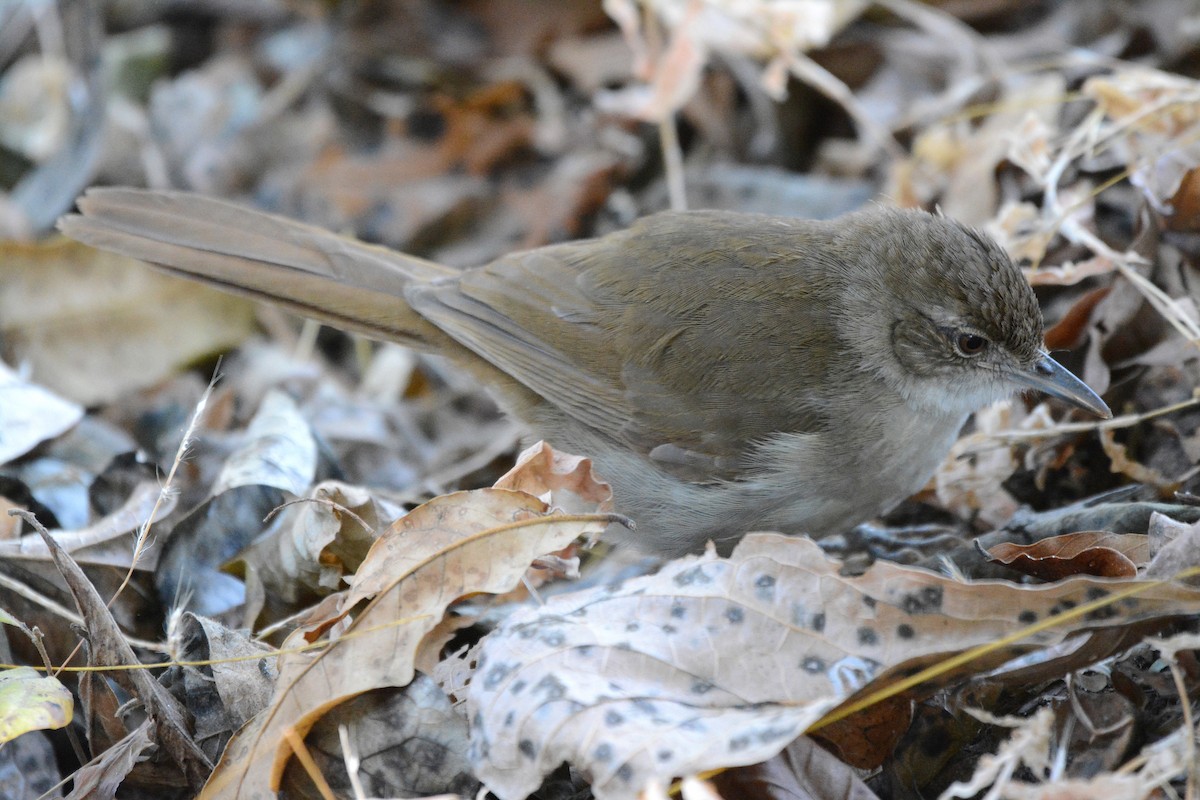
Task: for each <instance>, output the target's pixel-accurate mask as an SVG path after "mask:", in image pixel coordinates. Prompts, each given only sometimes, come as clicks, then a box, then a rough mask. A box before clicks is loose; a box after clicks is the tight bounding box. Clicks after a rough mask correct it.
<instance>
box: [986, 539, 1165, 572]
mask: <svg viewBox="0 0 1200 800" xmlns="http://www.w3.org/2000/svg"><path fill="white" fill-rule="evenodd" d="M988 555H989V556H991V558H992V560H993V561H995V562H996V563H998V564H1003V565H1005V566H1007V567H1011V568H1012V569H1015V570H1018V571H1020V572H1023V573H1025V574H1026V575H1032V576H1034V577H1035V578H1040V579H1042V580H1044V581H1056V580H1061V579H1062V578H1067V577H1070V576H1071V575H1095V576H1096V577H1099V578H1132V577H1134V576H1135V575H1137V570H1138V565H1139V564H1145V563H1146V562H1147V561H1148V560H1149V559H1150V537H1148V536H1146V535H1145V534H1140V533H1107V532H1105V531H1081V532H1079V533H1067V534H1063V535H1062V536H1054V537H1052V538H1049V539H1043V540H1042V541H1040V542H1034V543H1033V544H1026V545H1022V544H1013V543H1010V542H1006V543H1004V544H999V545H996V546H995V547H993V548H992V549H991V550H989V551H988Z"/></svg>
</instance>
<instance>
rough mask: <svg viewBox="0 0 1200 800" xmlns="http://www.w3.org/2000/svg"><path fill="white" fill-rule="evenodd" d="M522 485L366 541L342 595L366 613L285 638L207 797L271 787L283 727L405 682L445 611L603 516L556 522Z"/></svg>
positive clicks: (471, 497)
mask: <svg viewBox="0 0 1200 800" xmlns="http://www.w3.org/2000/svg"><path fill="white" fill-rule="evenodd" d="M547 512H548V509H547V506H546V504H545V503H543V502H542V501H540V500H538V499H537V498H535V497H533V496H531V495H528V494H525V493H524V492H513V491H507V490H501V489H480V490H477V491H473V492H458V493H455V494H451V495H445V496H443V497H437V498H434V499H433V500H431V501H429V502H428V503H426V504H424V505H423V506H420V507H419V508H417V509H415V510H413V511H412V512H411V513H410V514H408V515H407V516H405V517H402V518H401V519H399V520H397V521H396V522H395V523H394V524H393V525H392V526H391V528H389V529H388V531H387V532H386V533H385V534H384V535H383V536H382V537H380V539H379V540H378V541H376V542H375V544H374V546H372V548H371V550H370V552H369V553H368V554H367V557H366V559H365V560H364V561H363V563H362V566H361V567H360V568H359V570H358V573H357V574H356V575H355V579H354V583H353V586H352V587H351V589H350V590H348V591H347V592H346V593H345V594H344V595H343V598H342V604H341V609H342V611H341V614H342V615H345V614H347V613H348V612H349V611H350V610H352V609H353V608H355V607H356V606H357V605H358V604H359V603H360V602H363V603H366V606H365V608H363V610H362V611H361V612H360V613H359V614H358V615H357V616H356V617H355V618H354V619H353V621H352V622H350V623H349V624H348V625H346V626H344V627H342V628H340V629H339V631H338V637H337V638H336V639H334V640H333V641H332V643H331V645H330V646H329V647H326V648H323V649H318V650H309V649H296V650H291V651H290V652H289V651H288V649H289V648H291V647H297V648H299V647H300V646H303V645H304V644H306V641H305V639H304V634H305V633H306V632H305V631H298V632H297V633H296V634H293V635H292V636H291V637H289V639H288V641H286V642H285V643H284V648H283V649H284V651H285V652H284V653H282V654H281V655H280V657H279V662H278V667H279V680H278V682H277V683H276V687H275V693H274V695H273V696H272V698H271V703H270V705H269V707H268V708H267V709H266V710H265V711H263V712H262V713H261V714H260V715H259V716H258V717H257V718H255V719H254V720H252V721H251V722H250V723H248V724H247V725H246V726H245V727H244V728H242V730H240V731H239V732H238V734H237V735H236V736H235V737H234V738H233V740H232V741H231V742H230V744H229V747H228V748H227V749H226V750H225V754H224V756H223V757H222V759H221V762H220V764H218V765H217V769H216V771H215V772H214V773H213V775H212V778H211V779H210V780H209V782H208V784H206V786H205V788H204V792H203V793H202V795H201V796H202V797H206V798H218V797H219V798H222V799H223V800H224V798H230V797H236V798H252V797H253V798H257V797H262V796H264V795H266V793H267V792H269V791H275V790H277V788H278V786H279V781H280V776H281V775H282V773H283V769H284V767H285V766H286V765H287V762H288V760H289V759H290V757H291V751H290V750H289V749H288V745H287V743H286V739H285V736H284V734H285V732H288V731H291V732H294V733H295V734H296V735H298V736H301V737H302V736H304V734H305V733H306V732H307V731H308V730H309V729H310V728H311V727H312V725H313V724H314V723H315V722H316V721H317V720H318V719H319V718H320V717H321V716H322V715H323V714H324V713H325V712H326V711H327V710H328V709H330V708H332V707H334V706H336V705H337V704H339V703H341V702H343V701H345V700H346V699H348V698H350V697H353V696H355V695H358V694H361V693H363V692H366V691H370V690H372V689H378V688H383V687H393V686H405V685H407V684H408V683H409V682H410V681H411V680H412V678H413V674H414V670H413V659H414V655H415V653H416V651H417V648H418V647H419V646H420V644H421V641H422V640H423V639H424V638H425V635H426V634H427V633H428V632H429V631H431V630H433V629H434V628H435V627H436V626H437V624H438V623H439V622H440V621H441V619H442V616H443V614H444V613H445V611H446V609H447V607H448V606H449V605H450V604H451V603H453V602H454V601H456V600H458V599H459V598H460V597H463V596H464V595H468V594H474V593H477V592H488V593H501V592H506V591H510V590H511V589H512V588H513V587H514V586H515V585H516V584H517V583H518V582H519V581H520V580H521V577H522V576H523V575H524V574H525V570H526V569H528V567H529V564H530V563H531V562H532V561H533V560H534V559H535V558H537V557H538V556H539V555H541V554H543V553H548V552H553V551H555V550H558V549H561V548H562V547H564V546H566V545H567V544H568V543H569V542H571V541H572V540H573V539H575V538H576V537H578V536H580V535H584V534H587V533H598V532H599V531H600V530H602V529H603V528H604V526H605V524H606V522H605V521H595V520H580V519H578V518H559V517H558V516H556V515H554V514H549V513H547Z"/></svg>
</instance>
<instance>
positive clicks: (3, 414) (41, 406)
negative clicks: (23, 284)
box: [0, 278, 83, 464]
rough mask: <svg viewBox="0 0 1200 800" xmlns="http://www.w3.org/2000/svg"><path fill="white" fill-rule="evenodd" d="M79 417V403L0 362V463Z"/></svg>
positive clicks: (72, 423)
mask: <svg viewBox="0 0 1200 800" xmlns="http://www.w3.org/2000/svg"><path fill="white" fill-rule="evenodd" d="M0 280H2V278H0ZM0 305H3V299H2V297H0ZM82 417H83V409H82V408H81V407H80V406H79V405H77V404H76V403H72V402H71V401H69V400H63V399H62V398H61V397H58V396H57V395H55V394H54V393H53V392H51V391H48V390H46V389H43V388H42V387H41V386H37V385H35V384H32V383H29V382H27V381H24V380H22V379H21V378H20V376H18V375H17V373H15V372H13V371H12V370H11V369H10V368H9V367H8V365H7V364H4V363H3V362H0V464H4V463H7V462H9V461H12V460H13V459H14V458H17V457H19V456H23V455H25V454H26V453H28V452H29V451H30V450H32V449H33V448H34V447H36V446H37V445H38V444H39V443H40V442H43V441H45V440H46V439H53V438H54V437H55V436H58V435H59V434H61V433H64V432H66V431H67V430H69V429H70V428H71V427H72V426H73V425H74V424H75V423H76V422H79V420H80V419H81V418H82Z"/></svg>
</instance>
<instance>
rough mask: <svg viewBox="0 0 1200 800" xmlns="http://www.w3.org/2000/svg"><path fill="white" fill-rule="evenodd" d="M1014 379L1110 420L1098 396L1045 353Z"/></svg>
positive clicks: (1109, 413) (1110, 414)
mask: <svg viewBox="0 0 1200 800" xmlns="http://www.w3.org/2000/svg"><path fill="white" fill-rule="evenodd" d="M1016 378H1017V380H1019V381H1020V382H1021V383H1023V384H1025V385H1026V386H1028V387H1029V388H1030V389H1037V390H1038V391H1039V392H1045V393H1046V394H1049V395H1053V396H1055V397H1057V398H1059V399H1060V400H1066V401H1067V402H1068V403H1070V404H1071V405H1074V406H1079V407H1080V408H1082V409H1086V410H1087V411H1091V412H1092V413H1093V414H1095V415H1096V416H1098V417H1103V418H1104V419H1112V412H1111V411H1109V409H1108V406H1107V405H1105V403H1104V401H1103V400H1101V399H1100V396H1099V395H1098V394H1096V393H1095V392H1093V391H1092V390H1091V389H1090V388H1088V385H1087V384H1086V383H1084V382H1083V381H1081V380H1079V378H1076V377H1075V376H1074V375H1072V374H1071V373H1070V372H1068V371H1067V369H1066V368H1065V367H1063V366H1062V365H1061V364H1059V363H1058V362H1057V361H1055V360H1054V359H1053V358H1051V357H1050V356H1049V354H1047V353H1042V357H1041V358H1040V359H1038V362H1037V363H1036V364H1034V365H1033V367H1032V368H1031V369H1029V370H1028V371H1026V370H1022V371H1021V372H1019V373H1017V375H1016Z"/></svg>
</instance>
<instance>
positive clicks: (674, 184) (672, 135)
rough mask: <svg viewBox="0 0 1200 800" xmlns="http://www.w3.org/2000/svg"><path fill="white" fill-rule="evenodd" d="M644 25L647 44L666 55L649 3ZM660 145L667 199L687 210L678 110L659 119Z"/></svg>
mask: <svg viewBox="0 0 1200 800" xmlns="http://www.w3.org/2000/svg"><path fill="white" fill-rule="evenodd" d="M642 12H643V13H642V24H643V26H645V29H646V43H647V45H649V48H650V50H651V51H653V52H654V54H655V57H656V58H659V57H661V56H662V54H663V51H664V50H665V49H666V48H665V47H664V46H663V37H662V31H661V29H660V28H659V26H658V15H657V14H655V13H654V9H652V8H651V7H650V4H649V3H644V4H643V5H642ZM658 144H659V147H661V148H662V156H663V171H664V172H665V173H666V179H667V199H668V202H669V203H670V205H671V210H672V211H685V210H687V190H686V187H685V184H684V178H683V152H682V151H681V150H680V149H679V131H678V130H676V128H675V113H674V112H672V111H668V112H666V113H665V114H664V116H663V118H662V119H661V120H659V121H658Z"/></svg>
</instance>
